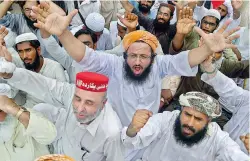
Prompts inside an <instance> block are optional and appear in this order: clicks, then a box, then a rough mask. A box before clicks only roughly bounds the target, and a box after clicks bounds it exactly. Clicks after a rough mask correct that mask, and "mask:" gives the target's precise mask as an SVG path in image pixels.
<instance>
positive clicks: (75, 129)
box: [0, 60, 123, 161]
mask: <svg viewBox="0 0 250 161" xmlns="http://www.w3.org/2000/svg"><path fill="white" fill-rule="evenodd" d="M6 63H7V62H6V61H4V60H1V62H0V64H2V65H0V71H1V73H0V77H3V78H5V79H6V80H7V81H8V83H9V84H10V85H12V86H14V87H17V88H18V89H20V90H23V91H25V92H27V93H29V94H31V95H32V96H34V97H36V98H39V99H41V100H42V101H44V102H46V103H49V104H38V105H36V106H35V107H34V109H36V110H39V111H40V112H42V113H43V114H44V115H45V116H47V118H49V119H50V120H51V121H52V122H53V123H54V124H55V125H56V128H57V130H58V132H57V137H56V139H55V140H54V142H53V148H54V152H53V153H58V154H65V155H68V156H70V157H72V158H74V159H75V160H77V161H80V160H84V161H95V160H100V161H105V160H107V161H118V160H119V161H122V160H123V154H122V151H121V149H120V148H121V147H120V146H118V145H119V140H120V139H119V138H120V130H121V123H120V120H119V118H118V116H117V114H116V113H115V111H114V110H113V108H112V107H111V105H110V104H109V103H108V102H107V90H108V82H109V79H108V77H106V76H104V75H102V74H98V73H92V72H80V73H78V74H77V75H76V82H75V84H68V83H65V82H59V81H56V80H55V79H51V78H47V77H44V76H42V75H40V74H37V73H34V72H31V71H27V70H25V69H22V68H13V69H7V68H6V67H7V66H6ZM11 64H12V63H11ZM12 65H13V64H12ZM27 84H28V85H27ZM50 104H51V105H50ZM52 105H54V106H52ZM55 106H56V107H55ZM110 123H112V125H111V124H110ZM117 139H118V140H117ZM116 144H118V145H116Z"/></svg>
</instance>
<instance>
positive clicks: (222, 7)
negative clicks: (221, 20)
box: [219, 4, 227, 11]
mask: <svg viewBox="0 0 250 161" xmlns="http://www.w3.org/2000/svg"><path fill="white" fill-rule="evenodd" d="M219 8H221V9H224V10H226V11H227V7H226V6H225V5H224V4H222V5H220V6H219Z"/></svg>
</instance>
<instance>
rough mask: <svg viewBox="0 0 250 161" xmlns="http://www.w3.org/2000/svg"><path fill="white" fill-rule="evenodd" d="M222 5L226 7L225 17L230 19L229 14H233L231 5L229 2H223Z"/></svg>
mask: <svg viewBox="0 0 250 161" xmlns="http://www.w3.org/2000/svg"><path fill="white" fill-rule="evenodd" d="M223 5H225V6H226V7H227V12H228V13H227V16H228V17H230V16H231V14H233V6H232V4H231V0H225V2H224V3H223Z"/></svg>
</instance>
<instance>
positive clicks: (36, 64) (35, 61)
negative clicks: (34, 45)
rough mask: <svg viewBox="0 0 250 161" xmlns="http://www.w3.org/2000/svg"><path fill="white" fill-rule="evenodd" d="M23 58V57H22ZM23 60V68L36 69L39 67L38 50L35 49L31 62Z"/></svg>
mask: <svg viewBox="0 0 250 161" xmlns="http://www.w3.org/2000/svg"><path fill="white" fill-rule="evenodd" d="M24 60H25V59H24ZM24 60H23V65H24V66H25V68H26V69H27V70H31V71H35V70H36V69H38V68H39V67H40V56H39V55H38V52H37V51H36V57H35V60H34V62H33V63H31V64H29V63H27V64H26V63H25V62H24Z"/></svg>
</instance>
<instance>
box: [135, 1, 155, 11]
mask: <svg viewBox="0 0 250 161" xmlns="http://www.w3.org/2000/svg"><path fill="white" fill-rule="evenodd" d="M138 3H139V6H138V8H139V11H140V12H142V13H148V12H149V11H150V9H151V7H152V5H153V2H152V1H149V0H140V1H139V2H138Z"/></svg>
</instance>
